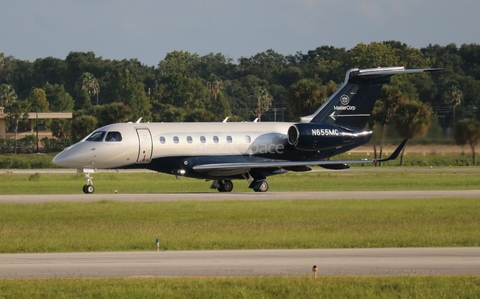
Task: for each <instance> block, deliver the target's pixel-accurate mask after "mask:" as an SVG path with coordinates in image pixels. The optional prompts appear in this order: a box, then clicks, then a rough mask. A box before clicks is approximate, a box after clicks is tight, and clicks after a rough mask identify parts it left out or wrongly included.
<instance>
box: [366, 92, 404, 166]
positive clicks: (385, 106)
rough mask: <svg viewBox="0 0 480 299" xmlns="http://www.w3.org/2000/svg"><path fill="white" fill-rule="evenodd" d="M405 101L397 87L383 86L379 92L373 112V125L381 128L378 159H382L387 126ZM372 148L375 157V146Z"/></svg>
mask: <svg viewBox="0 0 480 299" xmlns="http://www.w3.org/2000/svg"><path fill="white" fill-rule="evenodd" d="M406 101H408V98H407V97H406V96H405V95H403V94H402V92H401V91H400V90H399V89H398V87H395V86H389V85H385V86H383V88H382V90H381V91H380V95H379V99H378V101H377V102H376V103H375V107H374V111H373V117H374V118H375V123H376V124H377V125H379V126H380V127H381V134H380V155H379V157H378V158H379V159H382V157H383V144H384V142H385V137H386V135H387V128H388V125H389V124H390V121H392V120H393V119H394V116H395V113H396V111H397V108H398V107H399V106H400V105H401V104H402V103H404V102H406ZM374 146H375V157H377V152H376V145H374Z"/></svg>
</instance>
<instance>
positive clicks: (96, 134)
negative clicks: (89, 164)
mask: <svg viewBox="0 0 480 299" xmlns="http://www.w3.org/2000/svg"><path fill="white" fill-rule="evenodd" d="M104 136H105V132H103V131H96V132H93V133H92V135H90V136H89V137H88V138H87V139H86V140H85V141H102V140H103V137H104Z"/></svg>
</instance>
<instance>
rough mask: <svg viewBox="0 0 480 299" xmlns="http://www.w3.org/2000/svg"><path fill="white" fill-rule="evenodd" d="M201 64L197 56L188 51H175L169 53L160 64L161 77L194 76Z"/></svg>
mask: <svg viewBox="0 0 480 299" xmlns="http://www.w3.org/2000/svg"><path fill="white" fill-rule="evenodd" d="M199 63H200V59H199V56H198V55H197V54H191V53H190V52H188V51H173V52H170V53H167V55H166V56H165V59H164V60H162V61H160V62H159V63H158V70H159V73H160V76H168V75H172V74H178V75H184V76H192V75H195V68H196V66H197V65H198V64H199Z"/></svg>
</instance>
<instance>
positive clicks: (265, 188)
mask: <svg viewBox="0 0 480 299" xmlns="http://www.w3.org/2000/svg"><path fill="white" fill-rule="evenodd" d="M254 191H255V192H267V191H268V182H267V181H262V183H261V184H260V185H259V186H258V188H256V189H254Z"/></svg>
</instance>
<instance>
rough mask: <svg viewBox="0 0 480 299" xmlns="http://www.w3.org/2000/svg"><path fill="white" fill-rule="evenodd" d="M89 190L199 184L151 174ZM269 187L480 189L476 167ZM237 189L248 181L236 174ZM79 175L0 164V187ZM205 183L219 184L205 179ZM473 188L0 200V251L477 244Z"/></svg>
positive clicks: (150, 294)
mask: <svg viewBox="0 0 480 299" xmlns="http://www.w3.org/2000/svg"><path fill="white" fill-rule="evenodd" d="M94 178H95V180H94V182H95V186H96V188H97V190H96V192H98V193H112V192H113V190H116V189H117V190H118V191H119V192H121V193H131V192H134V193H142V192H144V193H147V192H148V193H155V192H205V191H207V190H209V189H208V187H209V185H210V183H208V182H204V181H201V180H195V179H188V178H179V179H178V180H176V179H175V177H173V176H168V175H163V174H155V173H135V174H126V173H123V174H116V173H104V174H95V176H94ZM269 182H270V186H271V189H270V190H271V191H292V190H293V191H295V190H296V191H320V190H429V189H430V190H433V189H443V190H447V189H453V190H461V189H478V185H479V184H478V183H479V178H478V173H475V172H462V171H459V172H435V171H434V172H428V173H426V172H412V171H409V170H408V169H405V171H404V172H403V171H401V172H398V171H395V172H380V173H376V172H348V171H344V172H313V173H300V174H297V173H289V174H286V175H282V176H276V177H271V178H269ZM235 183H236V187H235V191H247V190H249V189H247V188H246V185H247V184H246V182H242V181H235ZM83 184H84V179H83V175H77V174H63V175H62V174H48V175H47V174H31V175H27V174H25V175H22V174H6V173H3V174H0V191H1V193H3V194H19V193H20V194H38V193H44V194H56V193H81V186H82V185H83ZM212 192H217V191H216V190H212ZM479 208H480V201H478V199H455V198H451V199H422V200H395V199H385V200H355V201H353V200H341V201H330V200H320V201H318V200H317V201H309V200H304V201H268V202H255V201H251V202H240V201H238V202H236V201H229V202H177V203H174V202H169V203H122V202H113V201H100V202H91V203H42V204H0V240H1V241H0V252H2V253H7V252H8V253H13V252H69V251H127V250H155V244H154V240H155V238H160V239H161V248H162V249H163V250H180V249H187V250H188V249H191V250H193V249H247V248H248V249H259V248H269V249H271V248H358V247H367V248H372V247H425V246H433V247H446V246H480V239H479V238H478V236H479V233H480V217H478V211H479ZM478 297H480V278H479V276H441V277H436V276H408V277H404V276H400V277H398V276H389V277H330V276H329V277H319V278H318V279H317V280H313V279H312V278H311V277H221V278H108V279H107V278H106V279H103V278H95V279H0V298H478Z"/></svg>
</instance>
